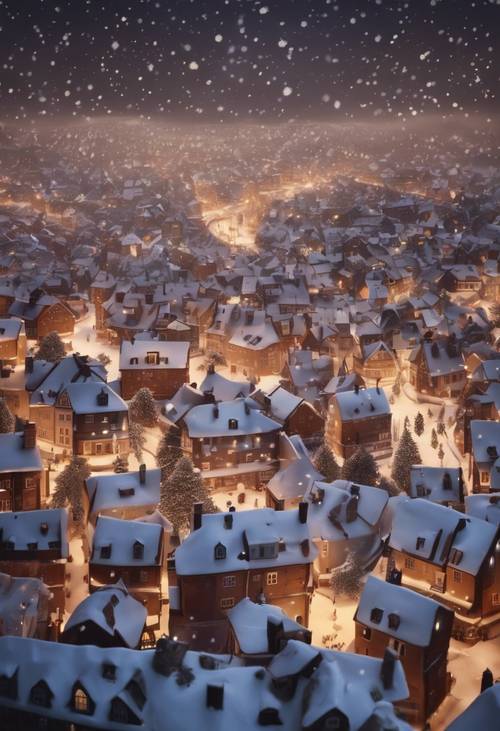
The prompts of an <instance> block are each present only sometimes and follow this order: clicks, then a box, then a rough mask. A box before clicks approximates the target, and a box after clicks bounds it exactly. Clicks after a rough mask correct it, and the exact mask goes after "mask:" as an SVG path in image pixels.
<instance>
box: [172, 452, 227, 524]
mask: <svg viewBox="0 0 500 731" xmlns="http://www.w3.org/2000/svg"><path fill="white" fill-rule="evenodd" d="M194 503H203V512H204V513H215V512H216V510H217V508H216V507H215V505H214V503H213V501H212V499H211V498H210V497H209V495H208V493H207V490H206V488H205V486H204V484H203V480H202V477H201V473H200V471H199V470H197V469H195V468H194V467H193V463H192V462H191V460H190V459H189V457H181V458H180V459H179V461H178V462H177V465H176V467H175V469H174V471H173V472H172V473H171V474H170V476H168V477H167V476H164V477H163V479H162V482H161V488H160V504H159V506H158V508H159V510H160V512H161V513H162V515H164V516H165V517H166V518H168V519H169V520H170V522H171V523H172V525H173V526H174V530H175V532H176V533H179V531H181V530H186V529H188V528H189V526H190V523H191V515H192V512H193V505H194Z"/></svg>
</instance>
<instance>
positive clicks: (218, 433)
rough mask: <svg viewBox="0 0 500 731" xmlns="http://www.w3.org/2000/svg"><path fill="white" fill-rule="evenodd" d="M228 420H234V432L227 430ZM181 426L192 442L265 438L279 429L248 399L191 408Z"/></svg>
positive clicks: (277, 423)
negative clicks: (262, 435) (211, 439)
mask: <svg viewBox="0 0 500 731" xmlns="http://www.w3.org/2000/svg"><path fill="white" fill-rule="evenodd" d="M230 420H236V425H235V428H230V427H229V422H230ZM184 423H185V424H186V428H187V431H188V434H189V436H190V438H191V439H194V438H200V437H223V436H234V437H236V436H244V435H246V434H268V433H269V432H273V431H278V430H279V429H280V428H281V424H280V423H279V422H277V421H274V419H270V418H269V417H268V416H266V415H265V414H263V413H262V411H260V409H258V408H257V404H256V403H255V401H252V400H251V397H249V398H248V399H244V398H240V399H234V400H233V401H220V402H219V403H218V404H203V405H200V406H194V407H193V408H192V409H191V410H190V411H188V413H187V414H186V416H185V417H184Z"/></svg>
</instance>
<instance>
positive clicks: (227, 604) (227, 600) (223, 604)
mask: <svg viewBox="0 0 500 731" xmlns="http://www.w3.org/2000/svg"><path fill="white" fill-rule="evenodd" d="M231 607H234V597H232V596H226V597H223V598H222V599H221V600H220V608H221V609H231Z"/></svg>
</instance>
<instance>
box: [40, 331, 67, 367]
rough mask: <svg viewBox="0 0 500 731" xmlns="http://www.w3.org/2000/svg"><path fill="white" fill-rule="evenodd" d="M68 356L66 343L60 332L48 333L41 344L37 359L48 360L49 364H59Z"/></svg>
mask: <svg viewBox="0 0 500 731" xmlns="http://www.w3.org/2000/svg"><path fill="white" fill-rule="evenodd" d="M65 355H66V351H65V349H64V343H63V341H62V340H61V337H60V335H59V333H58V332H55V331H54V332H51V333H48V334H47V335H46V336H45V337H44V338H42V341H41V343H40V347H39V348H38V351H37V353H36V354H35V358H36V359H37V360H47V361H49V363H57V362H58V361H60V360H62V359H63V358H64V356H65Z"/></svg>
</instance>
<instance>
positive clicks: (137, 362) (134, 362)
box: [130, 358, 139, 365]
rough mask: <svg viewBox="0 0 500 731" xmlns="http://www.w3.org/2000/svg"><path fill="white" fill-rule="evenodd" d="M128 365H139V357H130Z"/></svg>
mask: <svg viewBox="0 0 500 731" xmlns="http://www.w3.org/2000/svg"><path fill="white" fill-rule="evenodd" d="M130 365H139V358H131V359H130Z"/></svg>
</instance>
